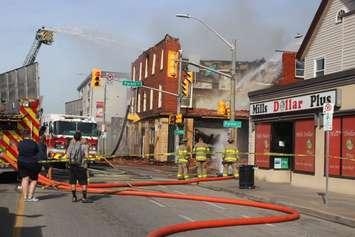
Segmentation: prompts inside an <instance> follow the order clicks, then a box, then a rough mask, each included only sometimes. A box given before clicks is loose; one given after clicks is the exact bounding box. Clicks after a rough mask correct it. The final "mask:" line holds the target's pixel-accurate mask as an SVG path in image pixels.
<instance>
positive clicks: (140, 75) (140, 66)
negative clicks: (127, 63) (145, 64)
mask: <svg viewBox="0 0 355 237" xmlns="http://www.w3.org/2000/svg"><path fill="white" fill-rule="evenodd" d="M139 80H140V81H141V80H142V62H140V63H139Z"/></svg>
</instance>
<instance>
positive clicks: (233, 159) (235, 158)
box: [223, 138, 239, 178]
mask: <svg viewBox="0 0 355 237" xmlns="http://www.w3.org/2000/svg"><path fill="white" fill-rule="evenodd" d="M233 142H234V140H233V139H231V138H229V139H228V144H227V145H226V146H225V147H224V151H223V176H227V175H228V170H229V167H230V166H232V169H233V175H234V177H235V178H237V177H238V170H237V163H238V162H239V155H238V153H239V151H238V148H237V147H236V146H235V145H234V144H233Z"/></svg>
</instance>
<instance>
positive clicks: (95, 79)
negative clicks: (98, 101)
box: [91, 68, 101, 88]
mask: <svg viewBox="0 0 355 237" xmlns="http://www.w3.org/2000/svg"><path fill="white" fill-rule="evenodd" d="M100 79H101V69H98V68H93V69H92V70H91V87H93V88H95V87H98V86H101V85H100Z"/></svg>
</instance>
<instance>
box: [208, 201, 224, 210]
mask: <svg viewBox="0 0 355 237" xmlns="http://www.w3.org/2000/svg"><path fill="white" fill-rule="evenodd" d="M204 203H206V204H207V205H210V206H212V207H216V208H219V209H222V210H225V209H226V208H225V207H222V206H219V205H217V204H214V203H212V202H204Z"/></svg>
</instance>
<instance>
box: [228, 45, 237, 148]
mask: <svg viewBox="0 0 355 237" xmlns="http://www.w3.org/2000/svg"><path fill="white" fill-rule="evenodd" d="M231 51H232V67H231V70H232V71H231V76H232V77H231V93H230V94H231V98H230V99H231V105H230V107H231V110H232V111H231V116H230V121H234V120H235V111H236V108H235V97H236V94H237V93H236V81H237V77H236V63H237V40H234V41H233V48H232V49H231ZM236 135H237V128H232V131H231V138H232V139H233V141H234V144H235V145H236V144H237V137H236Z"/></svg>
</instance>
